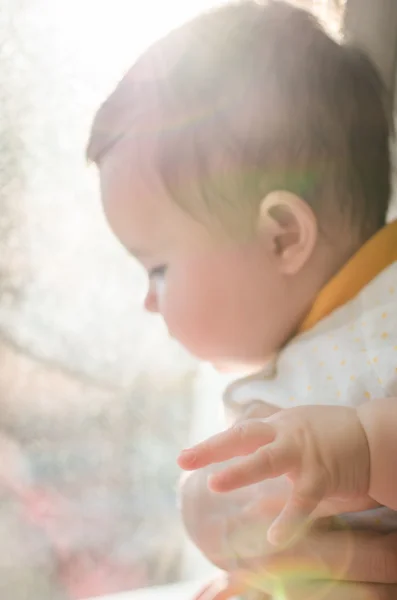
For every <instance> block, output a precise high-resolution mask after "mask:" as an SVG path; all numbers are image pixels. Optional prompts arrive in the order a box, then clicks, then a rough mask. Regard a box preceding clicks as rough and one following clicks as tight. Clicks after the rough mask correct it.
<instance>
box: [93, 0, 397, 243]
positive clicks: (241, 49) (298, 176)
mask: <svg viewBox="0 0 397 600" xmlns="http://www.w3.org/2000/svg"><path fill="white" fill-rule="evenodd" d="M389 135H390V119H389V111H388V108H387V101H386V94H385V90H384V86H383V84H382V82H381V79H380V77H379V75H378V73H377V71H376V69H375V67H374V66H373V65H372V63H371V61H370V60H369V59H368V58H367V57H366V56H365V55H364V54H363V53H361V52H360V51H359V50H357V49H355V48H353V47H349V46H347V45H344V44H340V43H338V42H337V41H335V40H333V39H332V38H331V37H330V36H328V35H327V34H326V33H325V31H324V30H323V29H322V28H321V27H320V25H319V24H318V22H317V21H316V20H315V18H314V17H313V16H312V15H310V14H309V13H307V12H306V11H304V10H301V9H298V8H296V7H293V6H291V5H289V4H286V3H284V2H279V1H275V0H269V1H266V0H264V1H262V2H259V1H258V2H255V1H254V0H243V1H241V2H238V3H232V4H227V5H224V6H221V7H218V8H217V9H215V10H213V11H211V12H208V13H205V14H202V15H200V16H199V17H196V18H195V19H193V20H192V21H190V22H188V23H186V24H185V25H183V26H182V27H180V28H178V29H176V30H174V31H173V32H171V33H170V34H168V35H167V36H166V37H165V38H163V39H161V40H160V41H158V42H157V43H156V44H154V45H153V46H152V47H151V48H149V50H147V51H146V52H145V53H144V54H143V55H142V56H141V58H140V59H138V61H137V62H136V63H135V64H134V65H133V67H132V68H131V69H130V70H129V71H128V73H127V74H126V75H125V77H124V78H123V79H122V81H121V82H120V83H119V85H118V86H117V87H116V89H115V91H114V92H113V93H112V95H111V96H110V97H109V98H108V99H107V100H106V101H105V103H104V104H103V105H102V107H101V108H100V110H99V111H98V113H97V115H96V117H95V120H94V123H93V127H92V132H91V139H90V141H89V145H88V150H87V155H88V159H89V160H90V161H93V162H96V163H97V164H100V162H101V160H102V159H103V157H104V156H105V155H106V154H107V153H108V152H109V151H110V150H111V148H112V147H113V146H115V145H116V144H118V143H119V142H120V141H121V140H123V141H124V142H126V143H127V144H128V147H129V148H130V149H131V161H133V160H137V158H134V157H139V156H141V155H142V153H144V152H145V148H151V160H152V162H153V166H154V167H155V169H156V172H157V173H158V175H159V177H160V179H161V181H162V183H163V185H164V186H165V188H166V190H167V192H168V193H169V194H170V195H171V197H172V198H173V199H174V200H175V201H176V202H178V203H179V204H180V205H181V206H183V207H185V208H186V209H187V210H189V211H190V212H192V213H195V214H198V211H199V207H201V208H202V207H203V206H207V207H208V208H209V209H210V210H211V211H212V213H213V214H214V215H217V216H218V217H219V218H220V219H228V218H229V219H234V220H235V222H236V223H239V222H241V219H243V217H244V215H249V216H250V219H251V220H253V219H254V218H255V216H256V215H257V212H258V209H259V206H260V203H261V200H262V199H263V198H264V197H265V196H266V194H267V193H269V192H270V191H272V190H276V189H278V190H280V189H284V190H287V191H291V192H293V193H295V194H297V195H299V196H301V197H302V198H303V199H304V200H305V201H306V202H307V203H308V204H310V206H311V207H312V208H313V210H314V211H315V213H316V214H317V215H318V217H319V219H320V221H321V217H322V215H329V214H330V210H331V211H333V210H337V211H340V212H342V213H343V214H346V215H347V217H348V218H350V219H351V222H352V225H353V226H354V227H357V229H358V230H360V233H361V234H362V236H363V238H365V239H366V238H368V237H369V236H371V235H372V234H373V233H374V232H376V231H377V230H378V229H380V228H381V227H382V226H383V225H384V223H385V219H386V214H387V208H388V203H389V197H390V153H389Z"/></svg>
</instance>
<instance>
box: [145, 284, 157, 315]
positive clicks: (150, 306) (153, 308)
mask: <svg viewBox="0 0 397 600" xmlns="http://www.w3.org/2000/svg"><path fill="white" fill-rule="evenodd" d="M143 305H144V307H145V309H146V310H147V311H148V312H151V313H158V312H159V307H158V300H157V294H156V292H155V290H153V289H152V288H151V287H150V288H149V290H148V293H147V294H146V298H145V301H144V303H143Z"/></svg>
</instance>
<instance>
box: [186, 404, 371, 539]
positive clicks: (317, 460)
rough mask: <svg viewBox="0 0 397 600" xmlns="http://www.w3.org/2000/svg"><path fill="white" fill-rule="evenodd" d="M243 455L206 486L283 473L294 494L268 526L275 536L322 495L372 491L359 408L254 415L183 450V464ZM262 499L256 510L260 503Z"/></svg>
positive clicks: (284, 535)
mask: <svg viewBox="0 0 397 600" xmlns="http://www.w3.org/2000/svg"><path fill="white" fill-rule="evenodd" d="M237 456H246V457H247V458H246V459H245V460H242V461H241V462H240V463H239V464H237V465H233V466H230V467H227V468H225V469H224V470H222V471H220V472H218V473H216V474H214V475H212V476H211V477H210V478H209V480H208V485H209V487H210V489H211V490H213V491H215V492H228V491H231V490H234V489H237V488H241V487H245V486H248V485H251V484H254V483H258V482H259V481H262V480H264V479H269V478H274V477H279V476H281V475H284V474H286V475H287V476H288V477H289V478H290V479H291V481H292V483H293V489H292V493H291V496H290V497H289V499H288V501H287V503H286V504H285V506H284V508H283V510H282V511H281V513H280V515H279V516H278V517H277V519H276V520H275V521H274V523H273V524H272V526H271V527H270V529H269V531H268V539H269V541H270V542H271V543H273V544H276V545H279V544H282V543H286V542H287V541H289V540H290V538H291V537H292V536H294V535H296V534H297V533H298V532H299V531H300V530H301V528H302V526H304V525H307V524H308V522H309V521H310V520H311V518H313V516H314V513H315V509H316V508H317V506H318V505H319V504H320V502H321V501H322V500H326V499H334V498H336V499H341V500H349V499H354V498H356V497H362V496H364V495H365V494H367V493H368V488H369V478H370V454H369V447H368V441H367V437H366V434H365V431H364V429H363V427H362V425H361V422H360V419H359V417H358V414H357V411H356V410H355V409H354V408H346V407H336V406H332V407H331V406H302V407H297V408H291V409H288V410H284V411H280V412H278V413H276V414H275V415H273V416H271V417H270V418H267V419H249V420H246V421H243V422H239V423H237V424H236V425H235V426H234V427H232V428H231V429H228V430H226V431H224V432H222V433H219V434H217V435H215V436H213V437H211V438H209V439H208V440H206V441H205V442H202V443H201V444H198V445H196V446H194V447H193V448H191V449H188V450H185V451H183V452H182V454H181V455H180V457H179V460H178V462H179V465H180V467H181V468H182V469H185V470H187V471H193V470H196V469H200V468H202V467H205V466H207V465H209V464H212V463H218V462H223V461H226V460H229V459H230V458H233V457H237ZM260 504H261V502H260V498H258V502H257V503H255V506H252V510H253V511H255V510H259V509H260Z"/></svg>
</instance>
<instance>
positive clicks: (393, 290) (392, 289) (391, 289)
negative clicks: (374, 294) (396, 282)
mask: <svg viewBox="0 0 397 600" xmlns="http://www.w3.org/2000/svg"><path fill="white" fill-rule="evenodd" d="M395 291H396V288H395V287H394V286H391V288H390V289H389V292H390V293H391V294H394V292H395Z"/></svg>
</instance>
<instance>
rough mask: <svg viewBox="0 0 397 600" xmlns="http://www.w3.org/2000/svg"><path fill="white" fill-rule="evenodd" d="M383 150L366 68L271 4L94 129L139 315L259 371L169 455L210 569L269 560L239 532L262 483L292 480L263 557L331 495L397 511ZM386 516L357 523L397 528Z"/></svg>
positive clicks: (150, 83)
mask: <svg viewBox="0 0 397 600" xmlns="http://www.w3.org/2000/svg"><path fill="white" fill-rule="evenodd" d="M388 144H389V118H388V110H387V108H386V100H385V95H384V91H383V87H382V84H381V81H380V79H379V77H378V75H377V73H376V70H375V69H374V68H373V66H372V65H371V63H370V62H369V61H368V59H366V58H365V57H364V56H363V55H361V54H360V53H359V52H358V51H357V50H355V49H354V48H351V47H348V46H344V45H341V44H338V43H337V42H336V41H334V40H332V39H331V38H330V37H328V36H327V35H326V34H325V32H324V31H323V30H322V29H321V28H320V27H319V25H318V24H317V23H316V21H315V20H314V19H313V18H312V17H311V16H309V14H307V13H306V12H304V11H302V10H299V9H296V8H294V7H292V6H290V5H287V4H284V3H282V2H271V1H269V2H255V1H253V0H246V1H242V2H239V3H236V4H229V5H224V6H222V7H220V8H218V9H216V10H214V11H212V12H209V13H207V14H203V15H201V16H199V17H197V18H196V19H194V20H193V21H191V22H189V23H187V24H185V25H184V26H182V27H180V28H179V29H177V30H175V31H173V32H171V33H170V34H169V35H168V36H166V37H165V38H164V39H162V40H160V41H159V42H157V43H156V44H154V45H153V46H152V47H151V48H149V49H148V50H147V51H146V52H145V53H144V54H143V55H142V56H141V57H140V58H139V60H138V61H137V62H136V63H135V65H134V66H133V67H132V68H131V69H130V71H129V72H128V73H127V74H126V75H125V77H124V78H123V80H122V81H121V82H120V84H119V85H118V86H117V88H116V89H115V91H114V92H113V94H112V95H111V96H110V97H109V98H108V100H107V101H106V102H105V103H104V104H103V106H102V107H101V108H100V110H99V111H98V113H97V115H96V118H95V121H94V124H93V128H92V133H91V139H90V142H89V145H88V158H89V159H90V160H91V161H93V162H95V163H96V164H97V165H98V167H99V171H100V181H101V192H102V201H103V206H104V210H105V213H106V216H107V219H108V221H109V223H110V226H111V227H112V229H113V231H114V233H115V234H116V236H117V237H118V238H119V239H120V240H121V242H122V243H123V245H124V246H125V247H126V248H128V249H129V251H130V252H131V253H132V254H133V255H134V256H135V257H136V258H137V259H138V260H139V261H140V262H141V263H142V265H143V266H144V268H145V269H146V270H147V273H148V277H149V290H148V294H147V297H146V300H145V306H146V308H147V309H148V310H149V311H153V312H155V313H160V314H161V315H162V317H163V318H164V320H165V322H166V324H167V327H168V329H169V331H170V334H171V335H172V336H174V337H175V338H177V339H178V340H179V341H180V342H181V343H182V344H183V345H184V346H185V347H186V348H187V349H188V350H189V351H191V352H192V353H193V354H195V355H196V356H197V357H198V358H200V359H203V360H206V361H210V362H211V363H213V364H214V365H215V366H217V367H220V368H225V367H227V368H228V369H233V368H235V369H240V368H241V367H244V369H246V370H247V371H249V372H251V373H253V375H252V376H250V377H249V378H248V379H245V380H243V381H240V382H237V383H236V384H235V385H233V386H232V387H231V388H230V389H229V390H228V391H227V393H226V397H225V401H226V405H227V407H228V408H230V409H231V412H232V414H233V418H234V419H237V420H238V422H239V425H238V426H236V427H234V428H232V429H231V430H229V431H226V432H224V433H222V434H219V436H218V437H215V438H213V439H212V440H209V441H207V442H204V443H203V445H201V446H198V447H197V448H196V449H193V450H190V451H187V452H185V453H183V454H182V455H181V457H180V465H181V466H182V467H183V468H184V469H187V470H195V469H198V470H197V471H196V472H195V473H193V476H192V477H190V478H188V479H187V480H186V482H185V485H184V487H183V489H182V493H181V501H182V512H183V514H184V518H185V522H186V526H187V529H188V531H189V533H190V535H191V536H192V538H193V539H194V540H195V541H196V543H197V544H198V545H199V547H200V548H201V550H202V551H203V552H205V553H206V554H207V556H208V557H209V558H210V560H212V561H213V562H214V563H215V564H217V565H218V566H220V567H222V568H225V569H233V568H234V566H235V563H234V561H235V560H237V561H238V560H241V559H243V560H245V559H247V558H250V557H251V555H252V554H254V555H256V556H258V555H263V554H266V552H270V551H271V546H270V545H267V546H266V544H264V542H265V541H266V532H267V527H268V524H269V523H268V522H266V527H265V532H264V531H263V529H261V527H258V526H256V525H255V526H254V527H251V528H250V527H248V526H247V523H251V525H252V522H253V521H252V519H250V515H251V511H253V513H252V514H255V511H256V512H259V513H261V511H262V512H263V506H262V505H260V506H259V507H258V506H257V504H258V502H259V503H261V502H263V501H264V500H266V501H267V502H268V501H269V497H270V496H271V495H272V493H273V492H272V489H275V488H272V485H270V486H269V483H268V482H266V481H264V480H266V479H267V478H269V477H271V478H277V479H276V483H277V485H283V486H284V487H285V482H286V480H285V479H280V480H279V479H278V478H279V477H280V476H282V475H287V476H288V480H289V481H292V491H291V484H290V483H288V485H287V486H286V489H287V491H283V492H280V494H281V496H282V502H281V505H283V504H284V502H286V505H285V508H284V509H283V510H282V513H281V516H280V517H281V518H280V517H279V518H278V519H277V520H276V522H275V523H274V524H273V526H272V527H271V528H270V530H269V532H268V536H269V539H270V541H271V542H272V543H273V544H275V543H277V544H278V543H285V542H286V541H288V540H289V539H290V538H291V536H293V535H295V534H296V533H297V531H300V528H301V526H302V524H304V525H306V523H307V522H308V519H313V518H314V517H315V516H316V514H317V515H318V514H323V512H324V511H323V512H321V511H322V508H321V507H322V506H323V507H324V506H325V505H324V502H325V501H326V500H327V499H331V500H332V499H335V498H337V499H340V500H341V502H342V504H343V503H345V504H344V505H345V506H349V505H348V502H347V501H348V500H349V499H355V498H357V497H360V498H363V499H364V500H363V506H376V505H379V504H380V505H382V506H383V505H385V506H389V507H390V508H397V507H396V506H393V501H392V499H393V497H396V495H397V489H396V486H397V483H396V478H395V475H394V476H393V475H392V474H393V473H395V469H396V468H397V465H396V458H395V457H396V456H397V454H396V452H395V450H396V449H395V448H394V446H395V445H396V442H395V441H394V442H393V437H395V436H394V434H393V431H394V430H393V429H392V428H391V423H392V421H391V415H392V414H393V415H394V413H395V411H396V409H395V408H394V405H393V404H392V402H391V400H390V399H389V398H390V397H392V396H393V395H397V371H396V369H397V310H396V298H397V289H396V281H397V225H396V224H395V223H394V224H390V225H386V214H387V209H388V203H389V197H390V158H389V146H388ZM376 397H378V398H379V397H384V398H385V400H384V401H380V402H379V403H376V402H374V401H373V400H372V398H376ZM253 400H255V403H253ZM285 409H288V410H285ZM385 415H386V416H385ZM379 440H380V441H379ZM380 442H381V443H380ZM393 443H394V446H393ZM392 450H393V451H394V454H392ZM385 452H386V453H388V452H389V453H390V454H389V455H388V456H390V464H389V465H387V464H385V462H384V457H385ZM241 456H247V458H245V459H241V458H238V457H241ZM229 459H230V460H232V466H231V468H227V467H225V465H222V462H223V461H226V460H229ZM393 461H394V463H393ZM213 463H218V465H219V464H220V465H221V466H220V469H221V472H220V473H218V474H216V473H215V474H214V469H215V470H219V467H218V466H216V465H215V467H213ZM206 465H207V466H208V465H210V470H209V471H208V470H205V469H203V467H206ZM208 473H213V475H212V477H211V478H210V479H209V485H207V479H208ZM209 486H210V487H211V488H212V489H211V490H210V489H209ZM233 490H234V491H233ZM214 491H216V492H218V493H217V494H214V493H213V492H214ZM273 497H274V499H275V504H277V505H278V506H279V505H280V502H279V493H278V492H277V493H276V492H274V493H273ZM225 498H226V499H227V501H225ZM277 510H278V509H277ZM379 510H381V511H383V512H382V513H379V514H378V513H377V511H371V512H370V514H368V513H362V517H360V518H358V517H357V518H358V521H359V526H361V527H366V528H368V527H376V526H378V519H380V521H379V523H380V524H379V526H381V527H384V528H386V529H390V528H393V526H394V523H395V522H397V521H396V520H395V519H394V513H392V512H388V511H387V509H379ZM316 511H317V512H316ZM276 512H277V511H276ZM381 517H382V518H381ZM360 519H361V520H360ZM260 522H261V523H262V522H264V521H263V519H262V520H260ZM349 522H352V521H351V520H350V521H349ZM254 523H255V520H254ZM258 541H260V543H258ZM255 544H257V545H256V546H255ZM230 545H231V546H232V551H233V555H232V556H231V555H230ZM254 546H255V550H253V547H254Z"/></svg>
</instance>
